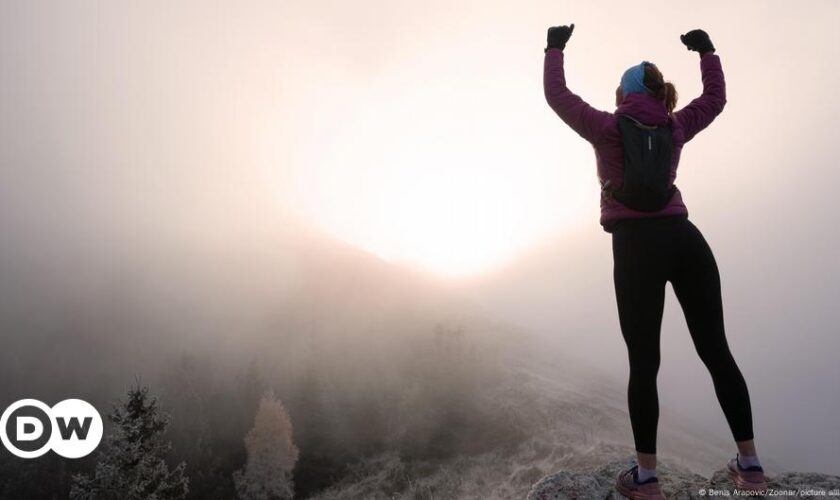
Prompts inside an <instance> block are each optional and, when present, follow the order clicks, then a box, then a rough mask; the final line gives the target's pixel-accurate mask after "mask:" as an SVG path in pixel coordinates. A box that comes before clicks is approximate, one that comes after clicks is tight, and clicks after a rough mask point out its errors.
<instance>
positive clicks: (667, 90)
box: [645, 63, 677, 114]
mask: <svg viewBox="0 0 840 500" xmlns="http://www.w3.org/2000/svg"><path fill="white" fill-rule="evenodd" d="M645 86H646V87H647V88H649V89H651V90H652V91H653V94H654V95H655V96H656V98H657V99H659V100H660V101H662V102H663V103H665V108H667V109H668V113H669V114H670V113H672V112H673V111H674V108H675V107H676V106H677V89H676V88H675V87H674V84H673V83H671V82H666V81H665V79H664V78H663V77H662V72H661V71H659V68H657V67H656V65H655V64H653V63H648V64H645Z"/></svg>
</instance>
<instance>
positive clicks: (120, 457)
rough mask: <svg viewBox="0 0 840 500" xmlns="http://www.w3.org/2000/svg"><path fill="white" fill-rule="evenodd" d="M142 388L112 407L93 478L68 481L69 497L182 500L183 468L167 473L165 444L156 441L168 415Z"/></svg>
mask: <svg viewBox="0 0 840 500" xmlns="http://www.w3.org/2000/svg"><path fill="white" fill-rule="evenodd" d="M148 393H149V388H148V387H147V386H144V387H140V386H139V384H138V385H137V386H136V387H132V388H131V389H130V390H129V391H128V401H126V402H125V403H123V404H120V405H116V406H114V409H113V411H112V412H111V414H110V415H108V419H109V420H110V422H111V423H112V424H113V430H112V432H111V433H110V434H108V436H107V437H106V438H105V443H104V444H103V446H102V448H101V449H100V451H99V454H98V462H97V464H96V468H95V470H94V473H93V476H92V477H91V476H88V475H84V474H78V475H76V476H73V485H72V487H71V489H70V498H72V499H78V500H172V499H182V498H185V497H186V495H187V492H188V491H189V485H188V483H189V480H188V479H187V478H186V477H185V476H184V469H185V467H186V464H185V463H184V462H181V463H180V464H178V465H177V466H176V467H175V468H174V469H173V470H171V471H170V470H169V467H168V466H167V464H166V461H165V460H164V458H163V457H164V455H165V454H166V453H167V452H168V451H169V450H170V448H171V444H170V443H169V442H165V441H163V440H162V439H161V434H162V433H163V431H164V430H165V429H166V426H167V424H168V416H167V415H165V414H164V413H162V412H161V411H160V408H159V407H158V401H157V398H150V397H149V395H148Z"/></svg>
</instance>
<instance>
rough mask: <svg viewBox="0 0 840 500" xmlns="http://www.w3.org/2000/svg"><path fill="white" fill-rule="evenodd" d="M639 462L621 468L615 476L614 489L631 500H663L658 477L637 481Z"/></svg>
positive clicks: (663, 496)
mask: <svg viewBox="0 0 840 500" xmlns="http://www.w3.org/2000/svg"><path fill="white" fill-rule="evenodd" d="M638 469H639V464H636V465H634V466H633V467H631V468H629V469H627V470H623V471H621V472H619V473H618V475H617V476H616V477H615V489H616V490H618V492H619V493H621V494H622V495H624V496H625V497H626V498H630V499H632V500H665V495H663V494H662V489H661V488H660V487H659V479H657V478H656V476H654V477H649V478H647V479H646V480H645V481H643V482H641V483H640V482H639V470H638Z"/></svg>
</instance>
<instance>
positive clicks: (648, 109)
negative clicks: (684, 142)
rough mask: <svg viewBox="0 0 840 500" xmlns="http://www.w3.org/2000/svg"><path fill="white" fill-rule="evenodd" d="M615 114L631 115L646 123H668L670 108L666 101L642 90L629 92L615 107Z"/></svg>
mask: <svg viewBox="0 0 840 500" xmlns="http://www.w3.org/2000/svg"><path fill="white" fill-rule="evenodd" d="M615 114H616V115H630V116H632V117H633V118H635V119H637V120H639V121H640V122H642V123H644V124H645V125H662V124H665V123H668V109H667V108H666V107H665V103H664V102H662V101H660V100H659V99H657V98H656V97H654V96H652V95H650V94H646V93H641V92H634V93H632V94H627V95H626V96H625V97H624V100H623V101H622V102H621V104H619V105H618V107H617V108H615Z"/></svg>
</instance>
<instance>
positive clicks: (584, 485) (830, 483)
mask: <svg viewBox="0 0 840 500" xmlns="http://www.w3.org/2000/svg"><path fill="white" fill-rule="evenodd" d="M634 463H635V461H634V459H633V458H628V459H627V460H622V461H615V462H609V463H607V464H605V465H603V466H601V467H600V468H598V469H594V470H589V471H586V470H583V471H569V470H563V471H559V472H557V473H554V474H551V475H549V476H546V477H544V478H542V479H541V480H540V481H538V482H537V483H536V484H534V486H533V487H532V488H531V491H530V493H529V494H528V498H527V500H565V499H578V500H586V499H599V500H609V499H616V500H620V499H623V498H624V497H623V496H621V495H620V494H618V492H617V491H615V488H614V487H613V484H614V478H615V476H616V474H618V472H619V471H620V470H621V469H623V468H627V467H630V466H631V465H633V464H634ZM656 470H657V477H658V478H659V481H660V482H661V483H662V490H663V492H664V493H665V496H666V497H667V498H669V499H680V500H688V499H707V498H709V497H724V498H726V497H730V498H731V497H737V496H739V495H736V492H735V490H734V484H733V483H732V481H731V480H730V479H729V477H728V475H727V473H726V469H725V468H721V469H719V470H717V471H715V473H714V474H713V475H712V477H711V478H707V477H704V476H701V475H699V474H694V473H693V472H691V471H689V470H686V469H683V468H680V467H675V466H671V465H669V464H667V463H665V462H663V461H662V460H661V459H660V460H659V461H658V463H657V468H656ZM767 480H768V481H767V483H768V486H769V488H770V489H769V490H768V493H767V495H766V496H765V497H775V498H799V499H809V498H832V497H834V498H838V499H840V476H832V475H829V474H816V473H807V472H783V473H780V474H776V475H768V476H767ZM740 496H748V495H746V494H744V493H742V494H741V495H740Z"/></svg>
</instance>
